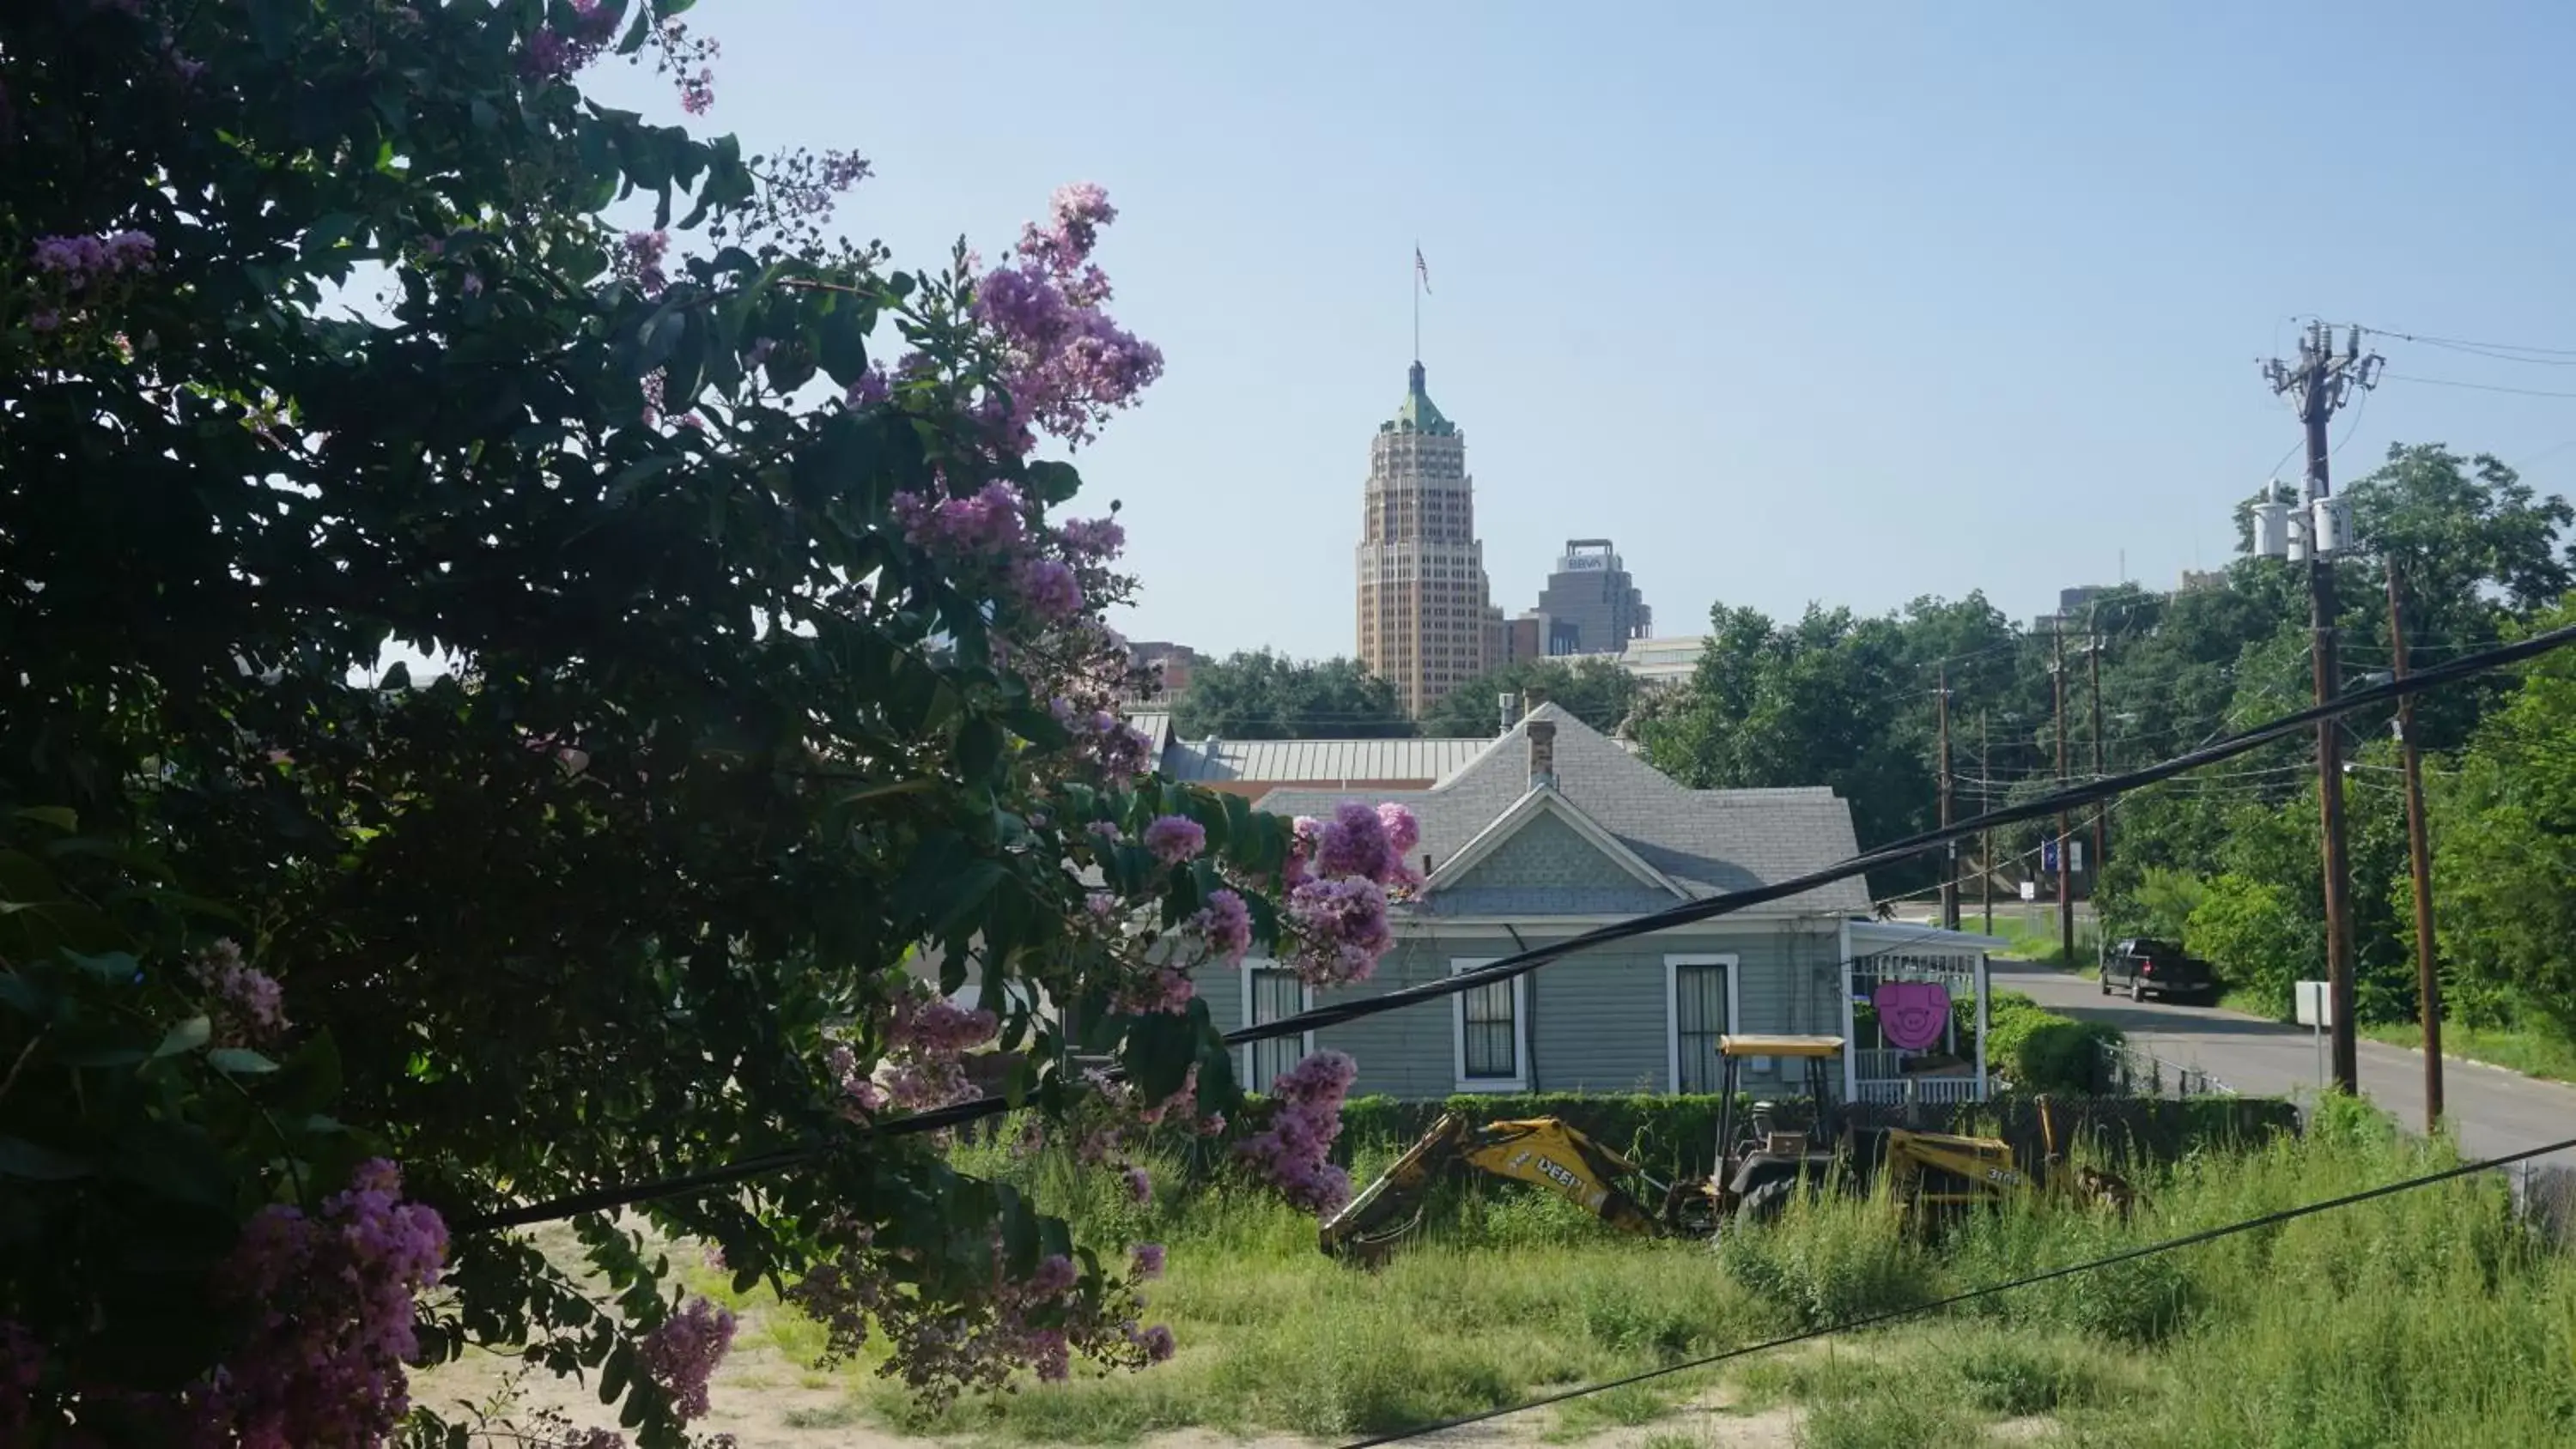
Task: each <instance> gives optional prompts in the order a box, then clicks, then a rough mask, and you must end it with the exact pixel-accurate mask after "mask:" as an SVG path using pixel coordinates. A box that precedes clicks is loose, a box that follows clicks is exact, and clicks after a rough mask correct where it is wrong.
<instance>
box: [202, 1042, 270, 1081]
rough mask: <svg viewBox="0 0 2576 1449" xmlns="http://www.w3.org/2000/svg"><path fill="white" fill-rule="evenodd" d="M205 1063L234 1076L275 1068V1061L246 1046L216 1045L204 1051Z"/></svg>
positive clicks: (252, 1074) (248, 1075)
mask: <svg viewBox="0 0 2576 1449" xmlns="http://www.w3.org/2000/svg"><path fill="white" fill-rule="evenodd" d="M206 1064H207V1065H208V1066H211V1067H213V1068H214V1069H215V1070H216V1071H219V1072H227V1073H230V1074H231V1075H233V1076H236V1077H255V1076H258V1075H260V1074H262V1073H264V1072H273V1071H276V1070H277V1063H275V1062H272V1061H270V1060H269V1059H268V1058H266V1057H264V1056H261V1055H260V1054H259V1053H257V1052H255V1051H252V1050H250V1049H249V1048H247V1047H217V1048H215V1049H214V1050H213V1051H210V1052H208V1053H206Z"/></svg>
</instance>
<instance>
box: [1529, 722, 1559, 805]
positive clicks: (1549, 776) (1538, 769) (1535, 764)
mask: <svg viewBox="0 0 2576 1449" xmlns="http://www.w3.org/2000/svg"><path fill="white" fill-rule="evenodd" d="M1528 730H1529V760H1530V776H1529V778H1530V788H1532V789H1536V788H1538V787H1539V786H1541V785H1554V784H1555V783H1556V721H1554V720H1549V719H1534V720H1531V721H1530V722H1529V725H1528Z"/></svg>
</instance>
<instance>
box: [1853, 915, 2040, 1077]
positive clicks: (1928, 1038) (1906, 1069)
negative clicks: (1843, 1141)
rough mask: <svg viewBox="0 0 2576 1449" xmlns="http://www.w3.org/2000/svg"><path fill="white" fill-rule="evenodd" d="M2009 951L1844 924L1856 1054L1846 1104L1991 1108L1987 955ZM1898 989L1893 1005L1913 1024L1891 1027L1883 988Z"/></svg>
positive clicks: (1897, 928) (1924, 931)
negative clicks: (1884, 1008) (1977, 1105)
mask: <svg viewBox="0 0 2576 1449" xmlns="http://www.w3.org/2000/svg"><path fill="white" fill-rule="evenodd" d="M2006 944H2008V943H2006V942H2005V941H2003V940H2001V939H1998V938H1996V937H1993V936H1978V935H1972V934H1969V933H1967V932H1962V931H1944V930H1941V929H1940V928H1938V927H1936V926H1919V925H1902V924H1895V923H1889V922H1880V921H1846V922H1844V923H1843V926H1842V951H1841V955H1842V977H1843V983H1842V984H1843V991H1842V1013H1843V1040H1844V1041H1845V1042H1847V1043H1849V1046H1848V1047H1847V1048H1846V1049H1845V1051H1844V1052H1843V1100H1844V1101H1846V1102H1873V1103H1879V1104H1884V1105H1890V1106H1904V1105H1907V1104H1909V1103H1919V1104H1921V1105H1924V1106H1950V1105H1953V1104H1955V1103H1959V1102H1982V1101H1984V1100H1986V1095H1987V1092H1988V1090H1989V1078H1988V1076H1987V1070H1986V1035H1987V1031H1986V1027H1987V989H1986V957H1987V953H1988V952H1991V951H1995V950H1999V949H2001V948H2002V947H2003V946H2005V945H2006ZM1889 986H1896V987H1900V988H1903V989H1900V990H1898V991H1895V992H1891V993H1889V994H1888V996H1887V997H1886V998H1885V999H1886V1000H1887V1002H1888V1003H1889V1004H1890V1005H1891V1006H1892V1007H1894V1008H1895V1009H1896V1010H1897V1011H1898V1012H1899V1013H1900V1014H1901V1015H1902V1016H1903V1018H1904V1019H1903V1020H1896V1021H1889V1020H1882V1019H1881V1011H1880V1001H1881V999H1882V998H1881V995H1880V988H1882V987H1889ZM1963 1000H1964V1001H1965V1002H1966V1003H1967V1008H1966V1013H1965V1016H1966V1020H1965V1022H1964V1023H1963V1022H1962V1020H1961V1016H1962V1011H1961V1002H1962V1001H1963ZM1936 1011H1937V1013H1938V1019H1937V1022H1936V1021H1935V1020H1934V1019H1933V1017H1932V1013H1934V1012H1936ZM1963 1024H1964V1025H1965V1027H1966V1031H1965V1032H1964V1033H1962V1031H1961V1027H1962V1025H1963ZM1963 1034H1964V1035H1965V1036H1966V1038H1967V1040H1966V1042H1965V1043H1964V1044H1963V1043H1962V1042H1961V1040H1960V1038H1961V1036H1962V1035H1963Z"/></svg>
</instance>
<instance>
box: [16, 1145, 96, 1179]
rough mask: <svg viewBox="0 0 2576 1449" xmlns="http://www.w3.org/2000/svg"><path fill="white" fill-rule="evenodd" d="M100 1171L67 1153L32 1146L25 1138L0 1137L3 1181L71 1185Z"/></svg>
mask: <svg viewBox="0 0 2576 1449" xmlns="http://www.w3.org/2000/svg"><path fill="white" fill-rule="evenodd" d="M96 1171H97V1169H96V1168H94V1167H92V1166H91V1165H90V1164H89V1163H87V1162H84V1161H82V1160H81V1159H79V1158H77V1157H74V1156H72V1155H71V1154H70V1153H67V1152H57V1151H55V1150H54V1149H53V1148H50V1147H45V1146H42V1145H40V1144H37V1143H34V1142H30V1141H28V1140H27V1139H26V1138H24V1137H0V1177H23V1178H26V1179H28V1180H29V1181H32V1182H69V1181H71V1180H72V1179H74V1178H80V1177H88V1176H91V1175H92V1174H94V1173H95V1172H96Z"/></svg>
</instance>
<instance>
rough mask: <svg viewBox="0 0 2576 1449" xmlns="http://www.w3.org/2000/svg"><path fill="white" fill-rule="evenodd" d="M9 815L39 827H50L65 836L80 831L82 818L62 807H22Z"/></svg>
mask: <svg viewBox="0 0 2576 1449" xmlns="http://www.w3.org/2000/svg"><path fill="white" fill-rule="evenodd" d="M9 813H10V814H11V815H14V816H16V817H17V818H18V819H20V820H33V821H35V822H36V823H37V824H39V825H50V826H52V827H53V828H55V829H56V830H59V831H61V832H62V833H64V834H65V835H69V834H71V833H73V832H74V831H76V830H78V829H80V816H78V815H76V814H74V813H73V812H72V811H71V810H70V809H69V808H68V807H66V806H62V805H21V806H19V807H18V808H17V809H15V810H12V811H10V812H9Z"/></svg>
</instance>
